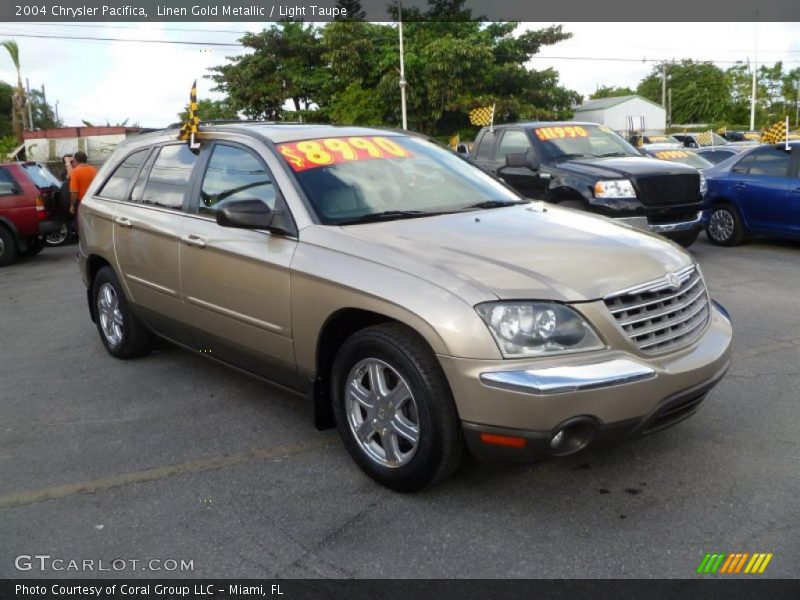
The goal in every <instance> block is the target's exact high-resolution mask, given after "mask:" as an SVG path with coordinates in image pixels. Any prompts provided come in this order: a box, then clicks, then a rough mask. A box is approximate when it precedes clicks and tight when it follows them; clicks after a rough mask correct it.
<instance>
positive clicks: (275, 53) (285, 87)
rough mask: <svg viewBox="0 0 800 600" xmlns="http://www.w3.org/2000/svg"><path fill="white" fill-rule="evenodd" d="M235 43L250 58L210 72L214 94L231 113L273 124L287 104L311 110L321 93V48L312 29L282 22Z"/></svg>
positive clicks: (242, 58) (316, 32) (249, 34)
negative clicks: (221, 96) (222, 96)
mask: <svg viewBox="0 0 800 600" xmlns="http://www.w3.org/2000/svg"><path fill="white" fill-rule="evenodd" d="M240 41H241V43H242V45H244V46H245V47H246V48H250V49H252V50H253V52H252V53H249V54H245V55H242V56H235V57H232V58H229V59H228V60H229V61H230V62H229V63H228V64H225V65H222V66H219V67H213V68H212V69H211V71H212V75H211V79H212V80H213V81H214V82H215V83H216V84H217V86H216V87H215V88H214V89H215V91H221V92H224V93H225V94H227V97H228V102H229V103H230V106H231V107H232V108H233V109H234V110H237V111H239V110H241V111H242V112H244V113H245V114H246V115H247V116H248V117H250V118H265V119H271V120H276V119H279V118H280V116H281V112H282V110H283V105H284V103H285V102H286V101H287V100H289V101H291V102H292V103H293V104H294V109H295V110H296V111H299V110H300V109H301V108H306V109H307V108H309V107H310V106H311V104H312V102H313V99H314V98H315V96H316V95H317V93H318V92H319V90H320V87H321V81H320V68H321V67H322V44H321V40H320V37H319V31H318V29H317V28H316V27H313V26H308V27H306V26H305V25H304V24H303V23H301V22H292V21H285V22H281V23H277V24H274V25H272V26H271V27H270V28H269V29H265V30H264V31H262V32H261V33H247V34H245V36H244V37H243V38H242V39H241V40H240Z"/></svg>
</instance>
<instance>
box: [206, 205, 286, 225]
mask: <svg viewBox="0 0 800 600" xmlns="http://www.w3.org/2000/svg"><path fill="white" fill-rule="evenodd" d="M215 208H216V211H215V214H216V217H217V224H218V225H222V226H223V227H239V228H241V229H270V228H271V227H272V224H273V222H274V221H275V212H274V211H273V210H272V209H270V207H269V206H267V205H266V204H264V203H263V202H262V201H261V200H258V199H256V198H246V199H242V200H227V201H225V200H223V201H222V202H220V203H219V204H218V205H217V206H216V207H215Z"/></svg>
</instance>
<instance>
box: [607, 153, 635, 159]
mask: <svg viewBox="0 0 800 600" xmlns="http://www.w3.org/2000/svg"><path fill="white" fill-rule="evenodd" d="M609 156H639V155H638V154H627V153H626V152H606V153H605V154H598V155H597V158H607V157H609Z"/></svg>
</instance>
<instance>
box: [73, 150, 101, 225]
mask: <svg viewBox="0 0 800 600" xmlns="http://www.w3.org/2000/svg"><path fill="white" fill-rule="evenodd" d="M74 158H75V164H74V166H73V167H72V173H71V174H70V177H69V192H70V194H69V195H70V199H69V214H71V215H75V214H77V212H78V206H79V205H80V203H81V200H83V196H84V195H85V194H86V190H87V189H89V184H90V183H92V179H94V177H95V175H97V169H95V168H94V167H93V166H92V165H90V164H89V163H87V162H86V161H87V157H86V152H84V151H83V150H78V151H77V152H76V153H75V155H74Z"/></svg>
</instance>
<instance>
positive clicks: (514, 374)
mask: <svg viewBox="0 0 800 600" xmlns="http://www.w3.org/2000/svg"><path fill="white" fill-rule="evenodd" d="M623 340H624V338H622V339H620V340H619V342H623ZM730 342H731V324H730V319H729V317H728V316H727V314H726V313H724V312H723V311H722V310H720V307H718V306H717V305H715V304H714V305H713V307H712V310H711V317H710V320H709V323H708V325H707V326H706V330H705V331H704V332H703V334H702V336H701V337H700V338H699V339H698V340H697V341H695V342H694V343H693V344H691V345H690V346H688V347H687V348H684V349H682V350H679V351H677V352H672V353H669V354H666V355H661V356H650V355H645V354H643V353H641V352H640V351H638V349H636V348H635V347H633V346H632V345H631V346H630V349H629V350H628V351H623V350H604V351H600V352H593V353H587V354H585V355H582V356H581V355H572V356H570V355H565V356H561V357H558V358H548V359H539V360H535V361H525V362H523V363H520V362H519V361H513V362H511V361H507V360H506V361H501V360H495V361H481V360H468V359H458V358H452V357H442V356H440V357H439V359H440V362H441V364H442V367H443V369H444V371H445V374H446V376H447V378H448V381H449V382H450V385H451V387H452V389H453V396H454V398H455V401H456V406H457V408H458V411H459V415H460V417H461V420H462V424H463V428H464V435H465V438H466V440H467V443H468V445H469V447H470V449H471V450H472V452H473V454H475V455H477V456H480V457H482V458H489V459H493V460H512V461H519V460H522V461H527V460H532V459H536V458H541V457H545V456H552V455H560V454H561V455H563V454H569V453H571V449H574V450H576V451H577V450H580V449H582V448H584V447H586V446H588V445H590V444H591V445H595V444H597V443H601V442H604V441H611V440H618V439H623V438H627V437H632V436H635V435H638V434H643V433H650V432H652V431H656V430H658V429H662V428H663V427H666V426H669V425H672V424H674V423H677V422H678V421H680V420H682V419H683V418H686V417H688V416H689V415H691V414H693V413H694V412H695V410H697V408H698V407H699V406H700V403H701V402H702V401H703V400H704V399H705V397H706V396H707V394H708V392H709V391H710V390H711V389H712V388H713V387H714V386H715V385H716V384H717V382H718V381H719V380H720V379H721V378H722V376H723V375H724V373H725V371H726V370H727V369H728V366H729V364H730ZM611 346H612V347H614V348H620V347H624V342H623V343H612V344H611ZM510 365H513V369H512V368H510ZM565 429H566V430H567V431H568V432H578V433H580V436H578V437H583V438H585V439H584V440H583V442H582V443H580V444H576V445H574V446H567V447H556V448H554V447H552V446H551V445H550V443H551V441H552V439H553V437H554V436H555V435H556V434H557V433H558V432H559V431H561V430H565ZM584 442H585V443H584Z"/></svg>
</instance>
